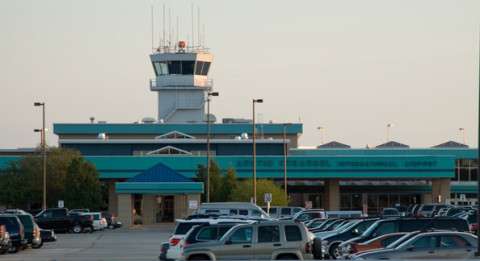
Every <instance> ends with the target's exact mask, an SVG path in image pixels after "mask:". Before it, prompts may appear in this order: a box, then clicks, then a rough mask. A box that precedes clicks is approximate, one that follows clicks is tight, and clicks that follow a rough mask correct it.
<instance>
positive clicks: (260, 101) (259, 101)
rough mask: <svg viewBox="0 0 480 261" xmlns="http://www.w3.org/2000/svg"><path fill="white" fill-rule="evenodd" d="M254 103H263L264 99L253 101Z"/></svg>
mask: <svg viewBox="0 0 480 261" xmlns="http://www.w3.org/2000/svg"><path fill="white" fill-rule="evenodd" d="M253 102H256V103H263V99H253Z"/></svg>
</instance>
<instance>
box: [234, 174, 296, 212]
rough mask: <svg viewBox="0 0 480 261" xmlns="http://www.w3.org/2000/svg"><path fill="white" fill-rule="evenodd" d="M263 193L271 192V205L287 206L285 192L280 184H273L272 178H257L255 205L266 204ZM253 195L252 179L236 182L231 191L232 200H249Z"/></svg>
mask: <svg viewBox="0 0 480 261" xmlns="http://www.w3.org/2000/svg"><path fill="white" fill-rule="evenodd" d="M265 193H271V194H272V202H271V203H270V205H272V206H287V205H288V202H289V200H288V199H287V198H286V197H285V192H284V190H283V189H282V188H281V186H277V185H275V183H273V181H272V180H269V179H258V180H257V205H259V206H266V205H267V203H266V202H265V197H264V195H265ZM252 195H253V180H252V179H247V180H244V181H243V182H241V183H240V184H238V186H236V188H235V189H234V190H233V192H232V200H233V201H250V199H251V198H252Z"/></svg>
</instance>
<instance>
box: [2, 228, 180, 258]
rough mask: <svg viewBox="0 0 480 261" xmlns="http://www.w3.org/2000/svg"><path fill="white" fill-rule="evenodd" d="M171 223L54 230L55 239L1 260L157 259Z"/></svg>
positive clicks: (169, 230)
mask: <svg viewBox="0 0 480 261" xmlns="http://www.w3.org/2000/svg"><path fill="white" fill-rule="evenodd" d="M174 227H175V225H174V224H173V223H169V224H161V225H154V226H148V227H143V226H140V227H134V228H118V229H114V230H109V229H106V230H104V231H96V232H93V233H81V234H68V233H67V234H60V233H59V234H57V238H58V240H57V241H56V242H48V243H45V244H44V245H43V246H42V247H41V248H39V249H31V248H28V249H25V250H22V251H20V252H18V253H16V254H6V255H2V256H0V259H1V260H48V261H57V260H58V261H60V260H156V261H158V255H159V254H160V244H161V243H162V242H166V241H168V238H169V237H170V235H172V232H173V229H174Z"/></svg>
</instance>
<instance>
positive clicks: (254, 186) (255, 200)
mask: <svg viewBox="0 0 480 261" xmlns="http://www.w3.org/2000/svg"><path fill="white" fill-rule="evenodd" d="M255 103H263V99H253V124H252V125H253V204H257V169H256V162H255V161H256V159H255V158H256V155H255V154H256V148H255V133H256V131H255Z"/></svg>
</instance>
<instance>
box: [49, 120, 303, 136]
mask: <svg viewBox="0 0 480 261" xmlns="http://www.w3.org/2000/svg"><path fill="white" fill-rule="evenodd" d="M256 126H257V130H258V131H259V132H263V133H269V134H283V123H281V124H275V123H273V124H270V123H266V124H258V123H257V124H256ZM302 128H303V125H302V124H301V123H294V124H292V125H290V126H288V127H286V128H285V132H286V133H287V134H298V133H302V131H303V130H302ZM252 130H253V127H252V124H239V123H232V124H210V133H211V134H236V135H240V134H241V133H251V132H252ZM172 131H178V132H181V133H185V134H206V133H207V124H134V123H125V124H124V123H118V124H117V123H114V124H110V123H108V124H98V123H95V124H87V123H85V124H79V123H55V124H53V132H54V133H55V134H57V135H62V134H98V133H101V132H105V133H107V134H134V135H135V134H158V135H161V134H165V133H169V132H172Z"/></svg>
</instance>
